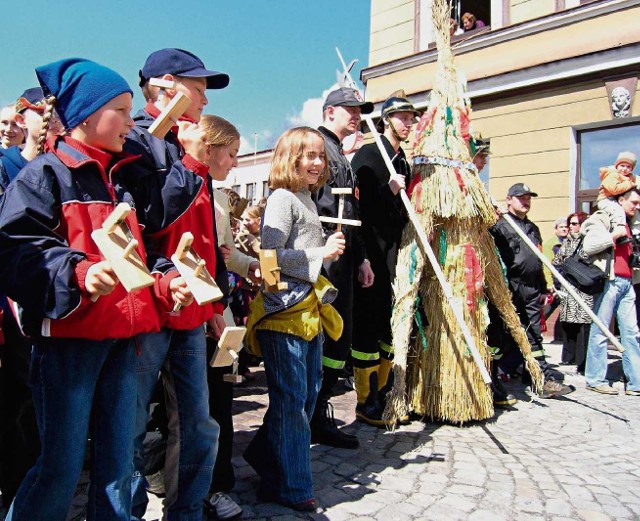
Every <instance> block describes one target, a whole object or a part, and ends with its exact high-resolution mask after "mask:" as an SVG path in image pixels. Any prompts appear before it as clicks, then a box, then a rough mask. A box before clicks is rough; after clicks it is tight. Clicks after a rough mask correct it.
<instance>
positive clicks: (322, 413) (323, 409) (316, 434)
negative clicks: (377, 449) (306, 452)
mask: <svg viewBox="0 0 640 521" xmlns="http://www.w3.org/2000/svg"><path fill="white" fill-rule="evenodd" d="M309 426H310V427H311V443H320V444H322V445H329V446H330V447H337V448H339V449H357V448H358V447H359V446H360V442H359V441H358V438H356V437H355V436H352V435H351V434H347V433H346V432H342V431H341V430H340V429H338V426H337V425H336V420H335V418H334V417H333V405H331V404H330V403H329V400H328V398H327V397H323V396H318V402H317V403H316V408H315V409H314V411H313V416H312V417H311V421H310V422H309Z"/></svg>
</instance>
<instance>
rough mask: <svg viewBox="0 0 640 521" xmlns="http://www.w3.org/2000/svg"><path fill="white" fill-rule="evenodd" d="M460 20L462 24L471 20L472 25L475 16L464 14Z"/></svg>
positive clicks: (474, 21)
mask: <svg viewBox="0 0 640 521" xmlns="http://www.w3.org/2000/svg"><path fill="white" fill-rule="evenodd" d="M461 20H462V21H463V22H464V21H465V20H471V23H472V24H474V23H476V17H475V15H473V14H471V13H464V14H463V15H462V18H461Z"/></svg>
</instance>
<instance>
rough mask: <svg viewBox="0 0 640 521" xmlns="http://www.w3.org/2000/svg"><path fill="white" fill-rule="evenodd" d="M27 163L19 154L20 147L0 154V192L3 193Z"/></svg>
mask: <svg viewBox="0 0 640 521" xmlns="http://www.w3.org/2000/svg"><path fill="white" fill-rule="evenodd" d="M27 163H28V161H27V160H26V159H25V158H24V157H23V156H22V154H21V153H20V147H11V148H8V149H6V150H2V152H0V188H2V190H0V193H1V192H4V191H5V190H6V189H7V186H9V183H10V182H11V181H13V180H14V179H15V178H16V176H17V175H18V172H20V170H22V169H23V168H24V167H25V166H26V164H27Z"/></svg>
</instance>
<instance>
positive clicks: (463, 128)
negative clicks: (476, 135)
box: [458, 108, 471, 143]
mask: <svg viewBox="0 0 640 521" xmlns="http://www.w3.org/2000/svg"><path fill="white" fill-rule="evenodd" d="M458 111H459V112H460V135H461V136H462V139H464V140H465V141H466V142H467V143H468V142H469V140H470V139H471V134H470V133H469V109H468V108H467V109H466V110H462V109H458Z"/></svg>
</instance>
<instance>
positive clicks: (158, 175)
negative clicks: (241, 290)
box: [124, 109, 229, 330]
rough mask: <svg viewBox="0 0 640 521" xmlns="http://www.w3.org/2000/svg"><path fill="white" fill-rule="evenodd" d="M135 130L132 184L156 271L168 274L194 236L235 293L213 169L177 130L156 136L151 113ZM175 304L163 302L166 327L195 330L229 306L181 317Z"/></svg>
mask: <svg viewBox="0 0 640 521" xmlns="http://www.w3.org/2000/svg"><path fill="white" fill-rule="evenodd" d="M134 121H135V123H136V127H134V128H133V129H132V130H131V132H130V133H129V135H128V136H127V140H126V143H125V147H124V148H125V150H126V151H127V152H129V153H133V154H136V155H140V156H141V158H140V160H138V161H136V163H135V165H133V168H132V169H130V170H128V172H129V174H130V177H129V178H128V179H127V183H128V184H129V185H130V186H132V187H133V191H132V193H133V197H134V199H135V201H136V203H137V205H138V207H139V208H141V209H142V211H141V215H140V220H141V222H142V224H143V225H144V233H143V236H144V240H145V246H146V247H147V249H148V251H149V254H150V256H153V260H154V261H155V264H154V272H156V273H157V274H161V273H166V272H167V271H169V270H171V269H173V265H172V264H171V263H168V262H167V261H166V259H168V258H170V257H171V256H172V255H173V254H174V253H175V251H176V249H177V247H178V243H179V241H180V238H181V237H182V234H183V233H184V232H191V233H192V234H193V237H194V240H193V245H192V247H193V250H194V251H195V252H197V253H198V255H200V257H202V258H203V259H204V260H205V262H206V268H207V270H208V271H209V273H211V275H212V276H214V277H215V280H216V283H217V285H218V287H219V288H220V290H221V291H222V292H223V293H224V295H225V296H226V295H228V294H229V281H228V276H227V271H226V267H225V263H224V259H223V257H222V254H221V252H220V250H219V248H218V244H217V240H216V223H215V212H214V209H213V195H212V188H211V184H210V183H208V182H207V181H208V168H207V166H206V165H204V164H202V163H200V162H199V161H196V160H195V159H193V158H192V157H191V156H189V155H184V154H183V153H182V147H181V145H180V142H179V141H178V138H177V135H176V134H175V133H174V131H173V130H171V131H169V133H168V134H167V135H166V136H165V138H164V139H158V138H156V137H154V136H152V135H151V134H150V133H149V131H148V128H149V127H150V126H151V124H152V123H153V122H154V121H155V118H154V117H153V116H152V115H151V114H150V113H149V112H148V110H144V109H143V110H141V111H139V112H138V113H137V114H136V115H135V117H134ZM172 307H173V303H171V302H162V303H161V308H160V311H161V321H162V322H161V323H162V326H164V327H168V328H170V329H178V330H190V329H193V328H195V327H198V326H201V325H202V324H204V323H205V322H206V321H207V320H209V319H210V318H211V317H212V316H213V314H214V312H215V313H217V314H222V312H223V310H224V303H222V302H214V303H213V304H205V305H202V306H200V305H198V304H197V303H195V302H194V303H193V304H191V305H190V306H187V307H185V308H182V309H181V310H180V313H179V314H172V313H169V312H170V311H171V308H172Z"/></svg>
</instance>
